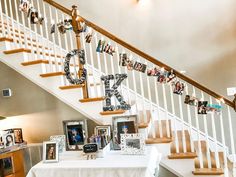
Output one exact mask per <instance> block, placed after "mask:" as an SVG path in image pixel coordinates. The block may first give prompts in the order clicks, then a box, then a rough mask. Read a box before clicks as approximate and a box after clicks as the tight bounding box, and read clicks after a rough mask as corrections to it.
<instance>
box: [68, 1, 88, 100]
mask: <svg viewBox="0 0 236 177" xmlns="http://www.w3.org/2000/svg"><path fill="white" fill-rule="evenodd" d="M71 16H72V26H73V31H74V33H75V35H76V44H77V49H78V50H81V49H82V48H81V41H80V32H81V31H82V27H81V25H80V16H79V10H78V8H77V6H76V5H73V6H72V14H71ZM78 59H79V58H78ZM83 68H84V66H83V65H82V64H81V63H80V60H79V71H78V74H79V77H81V75H82V72H83ZM87 75H88V74H87ZM82 90H83V98H84V99H85V98H88V97H89V95H88V86H87V81H85V82H84V86H83V87H82Z"/></svg>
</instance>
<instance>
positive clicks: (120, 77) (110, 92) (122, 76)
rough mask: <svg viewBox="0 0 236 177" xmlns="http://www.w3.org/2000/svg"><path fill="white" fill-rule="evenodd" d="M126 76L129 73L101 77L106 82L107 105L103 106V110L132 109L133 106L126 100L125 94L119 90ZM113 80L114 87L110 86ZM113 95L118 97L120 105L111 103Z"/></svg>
mask: <svg viewBox="0 0 236 177" xmlns="http://www.w3.org/2000/svg"><path fill="white" fill-rule="evenodd" d="M126 78H127V74H115V75H107V76H102V77H101V80H102V81H103V82H104V85H105V106H103V111H114V110H119V109H122V110H129V109H131V106H130V105H129V104H127V103H126V102H125V101H124V99H123V96H122V95H121V94H120V92H119V91H118V87H119V86H120V85H121V82H122V81H123V80H124V79H126ZM111 80H115V82H114V84H113V86H112V87H110V81H111ZM112 96H115V97H116V99H117V100H118V101H119V103H120V105H117V106H114V105H112V104H111V97H112Z"/></svg>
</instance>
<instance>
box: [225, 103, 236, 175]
mask: <svg viewBox="0 0 236 177" xmlns="http://www.w3.org/2000/svg"><path fill="white" fill-rule="evenodd" d="M227 111H228V121H229V135H230V145H231V154H232V155H233V167H234V168H235V164H236V163H235V162H236V158H235V156H236V154H235V146H234V133H233V124H232V117H231V113H230V107H229V106H228V105H227ZM234 170H235V169H234ZM234 173H235V171H234ZM234 175H236V174H234Z"/></svg>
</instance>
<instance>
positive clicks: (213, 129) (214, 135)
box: [210, 96, 220, 168]
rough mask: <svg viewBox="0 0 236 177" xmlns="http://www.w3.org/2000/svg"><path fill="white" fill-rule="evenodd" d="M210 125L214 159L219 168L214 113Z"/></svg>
mask: <svg viewBox="0 0 236 177" xmlns="http://www.w3.org/2000/svg"><path fill="white" fill-rule="evenodd" d="M210 104H211V105H212V98H211V96H210ZM211 122H212V124H211V126H212V133H213V138H214V144H215V160H216V168H220V161H219V153H218V144H217V137H216V128H215V116H214V113H212V114H211Z"/></svg>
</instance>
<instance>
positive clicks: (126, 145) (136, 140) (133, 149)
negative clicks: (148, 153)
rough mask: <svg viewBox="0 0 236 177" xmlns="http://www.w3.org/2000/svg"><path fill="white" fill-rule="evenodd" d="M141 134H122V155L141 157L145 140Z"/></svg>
mask: <svg viewBox="0 0 236 177" xmlns="http://www.w3.org/2000/svg"><path fill="white" fill-rule="evenodd" d="M144 139H145V138H144V136H143V134H138V133H136V134H122V135H121V152H122V154H129V155H141V154H144V153H145V140H144Z"/></svg>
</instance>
